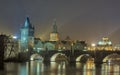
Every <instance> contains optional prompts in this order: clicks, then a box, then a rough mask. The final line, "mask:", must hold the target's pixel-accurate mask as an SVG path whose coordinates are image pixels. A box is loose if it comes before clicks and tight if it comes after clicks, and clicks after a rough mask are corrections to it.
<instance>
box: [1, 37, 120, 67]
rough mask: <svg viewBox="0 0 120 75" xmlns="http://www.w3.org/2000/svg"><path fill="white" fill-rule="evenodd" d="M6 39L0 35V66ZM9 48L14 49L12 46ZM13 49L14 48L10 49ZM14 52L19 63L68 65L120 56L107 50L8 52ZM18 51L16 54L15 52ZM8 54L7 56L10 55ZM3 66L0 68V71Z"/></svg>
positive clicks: (97, 61)
mask: <svg viewBox="0 0 120 75" xmlns="http://www.w3.org/2000/svg"><path fill="white" fill-rule="evenodd" d="M7 39H8V38H7V37H6V36H5V35H0V66H2V65H3V64H4V56H5V51H6V45H7V44H8V43H9V42H6V40H7ZM11 47H14V46H13V45H12V46H11ZM11 49H14V48H11ZM11 51H14V53H17V54H15V55H16V56H14V58H17V60H20V61H29V60H34V59H43V60H44V62H51V61H63V60H67V61H68V62H69V63H73V62H83V63H84V62H86V61H87V60H88V59H89V58H92V59H94V63H97V64H101V63H103V60H104V59H105V58H106V57H108V56H112V55H114V54H118V55H120V51H119V50H115V51H109V50H107V51H106V50H95V51H88V50H73V49H71V50H41V51H39V52H36V51H34V50H31V49H28V51H26V52H21V51H18V50H10V52H9V53H10V54H12V52H11ZM16 51H18V52H16ZM10 54H9V55H10ZM2 68H3V66H2V67H1V68H0V69H2Z"/></svg>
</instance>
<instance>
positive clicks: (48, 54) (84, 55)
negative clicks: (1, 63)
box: [19, 50, 120, 64]
mask: <svg viewBox="0 0 120 75" xmlns="http://www.w3.org/2000/svg"><path fill="white" fill-rule="evenodd" d="M113 54H118V55H120V51H105V50H102V51H98V50H96V51H81V50H74V51H73V50H49V51H40V52H35V51H31V52H26V53H20V54H19V57H20V59H21V60H34V59H38V58H42V59H43V60H44V62H50V61H60V60H63V59H65V60H67V61H68V62H83V63H84V62H86V61H87V60H88V59H90V58H93V59H94V62H95V63H98V64H101V63H103V60H104V58H105V57H107V56H110V55H113ZM56 58H57V59H56Z"/></svg>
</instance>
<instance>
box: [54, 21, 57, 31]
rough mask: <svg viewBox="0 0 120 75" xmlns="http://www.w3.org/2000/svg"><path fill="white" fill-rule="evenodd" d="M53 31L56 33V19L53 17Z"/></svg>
mask: <svg viewBox="0 0 120 75" xmlns="http://www.w3.org/2000/svg"><path fill="white" fill-rule="evenodd" d="M53 33H57V24H56V19H54V22H53Z"/></svg>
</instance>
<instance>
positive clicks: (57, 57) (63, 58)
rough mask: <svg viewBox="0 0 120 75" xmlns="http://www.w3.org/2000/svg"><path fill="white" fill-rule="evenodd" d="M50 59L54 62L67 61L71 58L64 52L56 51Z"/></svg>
mask: <svg viewBox="0 0 120 75" xmlns="http://www.w3.org/2000/svg"><path fill="white" fill-rule="evenodd" d="M50 61H53V62H55V61H66V62H68V61H69V59H68V57H67V56H66V55H65V54H63V53H56V54H54V55H53V56H52V57H51V58H50Z"/></svg>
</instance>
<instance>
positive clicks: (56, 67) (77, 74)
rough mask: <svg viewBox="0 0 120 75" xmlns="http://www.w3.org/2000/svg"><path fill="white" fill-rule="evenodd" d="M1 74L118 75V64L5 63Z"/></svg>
mask: <svg viewBox="0 0 120 75" xmlns="http://www.w3.org/2000/svg"><path fill="white" fill-rule="evenodd" d="M0 74H3V75H120V64H106V63H104V64H102V65H101V66H99V67H96V66H95V64H94V62H92V61H88V62H87V63H86V64H83V63H80V62H77V63H76V64H74V65H72V64H68V63H66V62H64V61H63V62H51V63H49V64H44V63H42V62H40V61H30V62H26V63H5V70H4V71H3V72H0Z"/></svg>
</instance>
